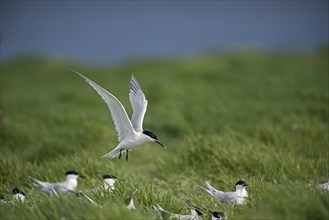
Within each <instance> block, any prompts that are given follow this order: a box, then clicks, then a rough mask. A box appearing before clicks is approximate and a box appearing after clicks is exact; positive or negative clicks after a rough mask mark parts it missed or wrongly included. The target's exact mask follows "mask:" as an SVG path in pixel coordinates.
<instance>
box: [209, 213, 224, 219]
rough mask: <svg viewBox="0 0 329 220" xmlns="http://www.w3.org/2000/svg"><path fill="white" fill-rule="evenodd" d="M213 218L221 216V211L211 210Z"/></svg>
mask: <svg viewBox="0 0 329 220" xmlns="http://www.w3.org/2000/svg"><path fill="white" fill-rule="evenodd" d="M211 214H212V215H213V216H214V217H215V218H222V217H223V213H222V212H212V213H211Z"/></svg>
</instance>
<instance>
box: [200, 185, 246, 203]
mask: <svg viewBox="0 0 329 220" xmlns="http://www.w3.org/2000/svg"><path fill="white" fill-rule="evenodd" d="M206 186H207V189H206V188H204V187H201V186H199V187H201V188H202V189H204V190H205V191H206V192H208V193H209V194H210V195H212V196H214V197H215V198H216V199H218V200H220V201H221V203H226V202H231V203H232V204H234V205H241V204H243V203H244V200H245V197H248V193H247V190H246V188H245V187H246V186H248V184H247V183H246V182H245V181H243V180H239V181H238V182H237V183H236V184H235V192H222V191H219V190H217V189H215V188H214V187H212V186H211V185H210V184H209V183H208V182H207V181H206Z"/></svg>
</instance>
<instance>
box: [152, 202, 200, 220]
mask: <svg viewBox="0 0 329 220" xmlns="http://www.w3.org/2000/svg"><path fill="white" fill-rule="evenodd" d="M153 209H154V210H155V211H157V212H159V213H160V217H161V219H163V216H162V215H163V214H165V213H166V214H167V215H169V219H178V220H201V219H202V217H201V216H202V213H201V212H199V211H197V210H196V209H195V208H193V207H191V206H190V211H191V214H189V215H182V214H175V213H172V212H169V211H167V210H165V209H163V208H162V207H161V206H160V205H159V204H155V205H153Z"/></svg>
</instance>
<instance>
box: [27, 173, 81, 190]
mask: <svg viewBox="0 0 329 220" xmlns="http://www.w3.org/2000/svg"><path fill="white" fill-rule="evenodd" d="M65 175H66V180H65V181H63V182H57V183H48V182H41V181H40V180H37V179H35V178H32V177H30V178H31V179H32V180H33V183H32V184H33V186H34V187H36V188H37V189H39V190H41V191H43V192H46V193H49V194H55V195H57V193H65V192H68V191H74V190H75V189H76V188H77V187H78V178H86V177H84V176H83V175H81V174H79V173H78V172H76V171H67V172H66V173H65Z"/></svg>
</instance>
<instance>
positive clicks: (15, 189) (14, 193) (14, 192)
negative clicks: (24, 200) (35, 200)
mask: <svg viewBox="0 0 329 220" xmlns="http://www.w3.org/2000/svg"><path fill="white" fill-rule="evenodd" d="M12 192H13V195H16V194H22V195H24V196H25V193H23V192H22V191H21V190H20V189H18V188H17V187H15V188H14V189H13V191H12Z"/></svg>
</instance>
